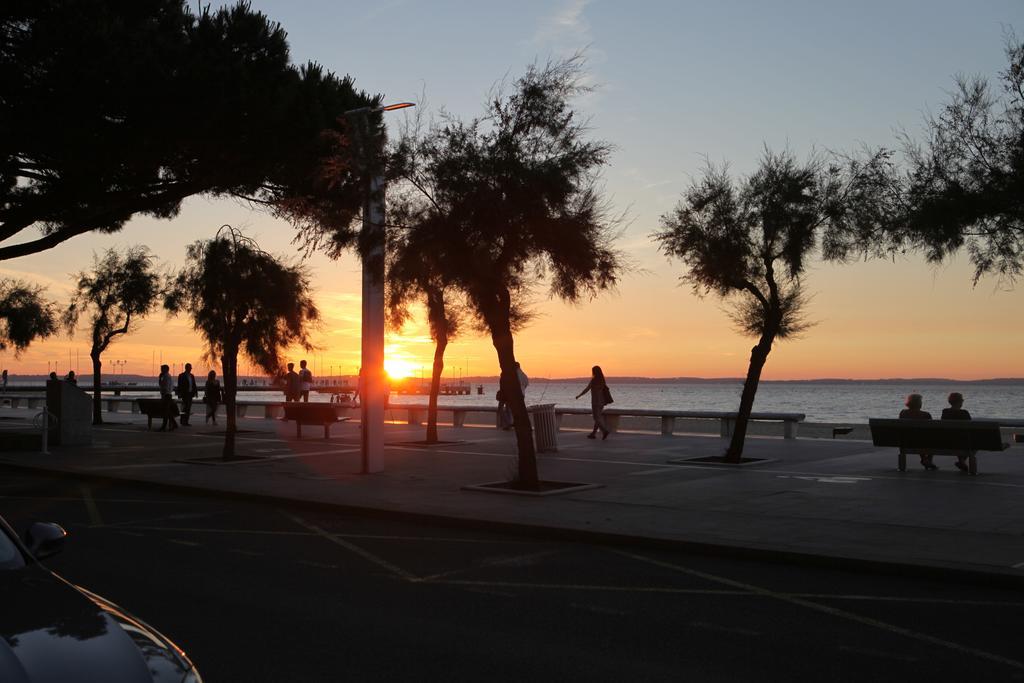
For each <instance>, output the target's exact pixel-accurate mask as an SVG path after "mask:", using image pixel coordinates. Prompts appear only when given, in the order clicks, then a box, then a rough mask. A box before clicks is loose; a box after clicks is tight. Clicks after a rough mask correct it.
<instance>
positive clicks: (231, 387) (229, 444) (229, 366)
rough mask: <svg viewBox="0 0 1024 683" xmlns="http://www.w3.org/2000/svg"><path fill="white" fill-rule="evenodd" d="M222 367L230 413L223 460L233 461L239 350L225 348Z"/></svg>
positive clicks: (227, 405) (227, 407)
mask: <svg viewBox="0 0 1024 683" xmlns="http://www.w3.org/2000/svg"><path fill="white" fill-rule="evenodd" d="M221 365H222V366H223V367H222V368H221V370H223V372H224V408H225V409H226V410H227V412H228V414H227V428H226V430H225V432H224V452H223V453H222V458H223V459H224V460H231V459H232V458H233V457H235V432H236V431H237V430H238V427H237V418H238V415H237V413H236V411H235V393H236V391H237V388H238V348H236V347H231V348H225V349H224V357H223V358H221Z"/></svg>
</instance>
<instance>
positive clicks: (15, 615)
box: [0, 565, 190, 683]
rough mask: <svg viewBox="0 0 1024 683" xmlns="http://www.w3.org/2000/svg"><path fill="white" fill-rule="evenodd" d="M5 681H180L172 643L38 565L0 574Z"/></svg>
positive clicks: (1, 675)
mask: <svg viewBox="0 0 1024 683" xmlns="http://www.w3.org/2000/svg"><path fill="white" fill-rule="evenodd" d="M0 605H2V607H3V609H0V681H4V682H5V683H51V682H53V683H57V682H62V683H63V682H68V681H105V682H107V683H122V682H124V683H135V682H139V681H161V682H162V681H175V682H176V683H177V682H178V681H181V680H182V678H183V677H184V675H185V673H186V672H187V671H188V669H189V668H190V664H189V662H188V660H187V659H185V658H184V656H183V654H182V653H181V652H180V651H179V650H177V648H175V647H174V645H173V644H172V643H170V641H168V640H167V639H166V638H164V637H163V636H161V635H160V634H159V633H157V632H156V631H154V630H153V629H151V628H149V627H148V626H146V625H145V624H144V623H142V622H141V621H139V620H137V619H135V618H134V617H132V616H131V615H129V614H127V613H126V612H124V611H123V610H121V609H120V608H118V607H117V606H116V605H114V604H112V603H110V602H108V601H106V600H103V599H102V598H100V597H99V596H96V595H93V594H92V593H89V592H88V591H84V590H81V589H78V588H76V587H74V586H72V585H71V584H70V583H68V582H66V581H64V580H63V579H61V578H60V577H58V576H56V575H55V574H53V573H51V572H49V571H48V570H46V569H45V568H43V567H41V566H39V565H32V566H29V567H26V568H24V569H19V570H12V571H0Z"/></svg>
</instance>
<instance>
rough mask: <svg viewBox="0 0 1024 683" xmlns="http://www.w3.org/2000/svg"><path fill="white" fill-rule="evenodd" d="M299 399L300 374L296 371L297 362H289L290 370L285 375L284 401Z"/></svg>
mask: <svg viewBox="0 0 1024 683" xmlns="http://www.w3.org/2000/svg"><path fill="white" fill-rule="evenodd" d="M298 400H299V374H298V373H297V372H295V363H289V364H288V372H287V374H285V376H284V401H285V403H288V402H289V401H298Z"/></svg>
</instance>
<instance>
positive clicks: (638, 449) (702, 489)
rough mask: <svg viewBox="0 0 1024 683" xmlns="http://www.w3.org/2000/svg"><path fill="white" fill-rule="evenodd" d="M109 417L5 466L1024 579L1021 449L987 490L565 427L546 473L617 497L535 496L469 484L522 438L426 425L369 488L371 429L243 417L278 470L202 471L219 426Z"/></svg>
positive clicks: (778, 449)
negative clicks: (740, 461)
mask: <svg viewBox="0 0 1024 683" xmlns="http://www.w3.org/2000/svg"><path fill="white" fill-rule="evenodd" d="M33 412H34V411H33ZM28 414H29V413H28V411H25V410H20V409H19V410H12V409H0V439H2V438H4V433H3V432H4V430H7V429H14V428H26V427H27V425H28V421H27V417H28ZM109 419H110V420H112V422H111V424H109V425H106V426H104V427H101V428H97V429H96V430H95V431H94V445H93V446H92V447H89V448H56V449H53V451H52V452H51V453H50V454H48V455H44V454H40V453H30V452H10V451H8V452H0V465H4V464H6V465H14V466H19V467H29V468H39V469H42V470H46V471H52V472H62V473H70V474H74V475H80V476H89V477H104V478H113V479H121V480H127V481H133V482H142V483H149V484H157V485H170V486H177V487H188V488H194V489H197V490H202V491H205V492H223V493H230V494H241V495H251V496H267V497H272V498H279V499H286V500H293V501H304V502H309V503H314V504H326V505H337V506H343V507H349V508H359V509H365V510H368V511H377V512H382V513H388V514H404V515H410V516H423V517H426V518H430V519H432V520H433V521H438V520H452V521H455V522H457V523H463V524H474V525H475V524H483V525H512V526H522V527H529V528H531V529H532V530H534V531H536V530H538V529H543V530H546V531H547V532H548V533H557V534H564V535H566V537H568V538H572V537H574V536H575V537H580V538H584V537H585V538H588V539H597V538H599V537H600V536H601V535H606V536H607V537H618V538H619V540H634V541H635V540H637V539H640V540H641V542H646V543H672V544H679V545H682V546H689V547H691V548H695V549H698V550H699V549H701V548H702V547H704V546H713V547H714V548H715V550H716V552H739V553H744V552H748V553H752V554H764V556H768V557H771V556H779V557H782V558H784V559H785V558H790V559H791V558H793V557H796V556H803V557H804V558H806V559H816V560H819V561H827V562H836V563H839V564H841V565H849V566H854V565H857V564H864V563H883V564H892V565H899V566H901V567H904V568H907V569H914V570H918V571H922V572H929V571H936V570H938V571H940V572H949V571H960V572H980V573H985V574H988V575H991V576H993V577H995V576H999V577H1001V578H1004V579H1008V580H1011V581H1012V580H1015V579H1019V580H1020V581H1021V582H1024V445H1021V444H1015V445H1014V446H1013V447H1011V449H1010V450H1008V451H1006V452H1004V453H1001V454H998V453H997V454H985V453H983V454H981V455H979V469H980V474H979V475H978V476H977V477H969V476H966V475H963V474H961V473H960V472H959V471H957V470H956V469H955V468H954V467H953V459H952V458H936V462H937V463H938V464H939V466H940V468H941V469H940V470H939V471H937V472H926V471H924V470H923V469H920V468H919V467H917V466H916V464H912V466H911V467H910V469H909V471H908V472H906V473H900V472H897V471H896V456H895V453H894V452H892V451H891V449H886V450H878V449H875V448H874V447H873V446H872V445H871V444H870V443H869V442H864V441H851V440H846V441H831V440H819V439H798V440H795V441H792V440H789V441H787V440H783V439H777V438H751V439H749V440H748V445H747V452H746V455H748V456H751V457H761V458H767V459H770V462H767V463H764V464H759V465H754V466H747V467H741V468H732V467H724V466H707V465H694V464H669V461H670V460H675V459H679V458H686V457H700V456H706V455H717V454H720V452H721V451H722V449H723V448H724V446H725V441H724V440H722V439H720V438H718V437H714V436H707V435H676V436H671V437H666V436H657V435H651V434H630V433H618V434H613V435H612V436H611V437H610V438H609V439H608V440H607V441H603V442H602V441H593V440H589V439H586V438H584V434H585V433H584V432H578V431H563V432H560V433H559V451H558V452H557V453H549V454H541V455H540V463H541V465H540V467H541V477H542V478H544V479H547V480H558V481H570V482H581V483H593V484H599V485H600V486H599V487H598V488H592V489H589V490H585V491H579V492H575V493H570V494H565V495H559V496H551V497H544V498H534V497H521V496H514V495H507V494H499V493H483V492H477V491H467V490H464V489H463V488H462V487H463V486H465V485H471V484H479V483H484V482H493V481H499V480H503V479H507V478H509V477H510V475H511V473H512V472H513V471H514V453H515V439H514V435H513V434H512V433H511V432H500V431H496V430H494V429H485V428H473V427H467V428H463V429H450V428H442V430H441V431H442V434H441V437H442V439H446V440H450V441H453V442H455V443H449V444H446V445H443V446H434V447H431V448H423V447H417V446H415V445H413V444H412V443H410V442H412V441H415V440H417V439H421V438H423V428H419V427H410V426H407V425H388V426H387V433H386V441H387V449H386V453H385V467H386V469H385V471H384V472H383V473H380V474H373V475H361V474H359V473H358V472H359V462H360V459H359V446H358V444H359V426H358V424H344V425H337V426H336V427H335V428H334V429H333V430H332V434H333V435H332V438H331V439H330V440H327V441H325V440H324V439H323V438H322V437H321V435H320V434H318V431H319V430H317V429H315V428H307V429H306V430H304V438H303V439H302V440H301V441H299V440H296V439H295V438H294V433H295V431H294V426H293V424H292V423H285V422H279V421H272V420H262V419H245V420H240V426H241V428H242V429H243V430H244V432H243V433H241V434H240V435H239V439H238V452H239V454H244V455H253V456H261V457H263V458H264V459H262V460H259V461H251V462H247V463H244V464H231V465H198V464H186V463H182V462H180V461H181V460H183V459H187V458H197V457H204V456H216V455H217V454H219V453H220V448H221V444H222V440H223V432H222V431H220V432H218V431H217V429H216V428H214V427H204V426H202V424H201V419H200V420H199V423H200V424H195V425H194V426H192V427H183V428H180V429H178V430H177V431H175V432H170V433H159V432H156V431H153V432H147V431H146V427H145V419H144V418H140V417H139V416H133V415H125V414H115V415H110V416H109ZM220 429H221V430H222V429H223V424H222V425H221V427H220ZM321 434H322V432H321ZM913 460H916V458H913V457H912V458H911V461H913ZM708 549H709V550H710V548H708Z"/></svg>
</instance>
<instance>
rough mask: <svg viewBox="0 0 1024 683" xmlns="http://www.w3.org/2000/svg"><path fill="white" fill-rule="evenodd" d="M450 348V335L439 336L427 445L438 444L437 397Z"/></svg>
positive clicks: (428, 408) (432, 380)
mask: <svg viewBox="0 0 1024 683" xmlns="http://www.w3.org/2000/svg"><path fill="white" fill-rule="evenodd" d="M447 347H448V335H446V334H439V335H437V345H436V346H435V347H434V370H433V373H432V374H431V375H430V402H429V405H428V407H427V443H437V442H438V440H439V439H438V438H437V396H438V394H440V393H441V377H442V376H444V350H445V349H446V348H447Z"/></svg>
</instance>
